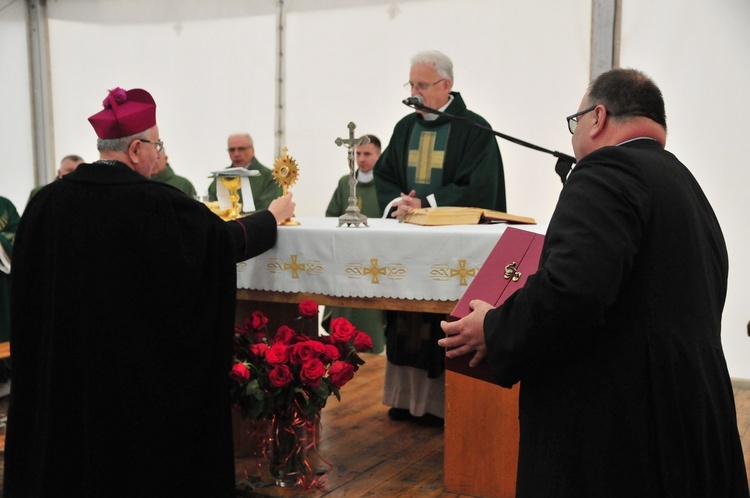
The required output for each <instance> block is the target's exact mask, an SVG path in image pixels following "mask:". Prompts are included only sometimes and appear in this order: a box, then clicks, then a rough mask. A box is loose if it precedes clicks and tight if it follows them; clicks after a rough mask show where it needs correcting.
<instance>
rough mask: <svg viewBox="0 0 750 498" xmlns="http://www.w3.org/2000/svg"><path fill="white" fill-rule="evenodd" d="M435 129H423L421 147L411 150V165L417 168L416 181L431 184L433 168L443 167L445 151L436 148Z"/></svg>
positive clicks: (420, 139) (420, 138)
mask: <svg viewBox="0 0 750 498" xmlns="http://www.w3.org/2000/svg"><path fill="white" fill-rule="evenodd" d="M436 137H437V133H436V132H434V131H423V132H422V135H421V136H420V137H419V149H417V150H410V151H409V167H410V168H417V172H416V175H415V179H414V183H417V184H422V185H429V184H430V180H431V177H432V170H433V168H434V169H443V159H444V158H445V151H442V150H435V138H436Z"/></svg>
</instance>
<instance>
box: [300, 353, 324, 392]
mask: <svg viewBox="0 0 750 498" xmlns="http://www.w3.org/2000/svg"><path fill="white" fill-rule="evenodd" d="M325 374H326V367H325V365H323V362H322V361H320V360H319V359H317V358H313V359H312V360H310V361H308V362H307V363H305V364H304V365H302V369H300V372H299V379H300V380H301V381H302V382H303V383H304V384H307V385H309V386H312V387H318V386H319V385H320V379H322V378H323V376H324V375H325Z"/></svg>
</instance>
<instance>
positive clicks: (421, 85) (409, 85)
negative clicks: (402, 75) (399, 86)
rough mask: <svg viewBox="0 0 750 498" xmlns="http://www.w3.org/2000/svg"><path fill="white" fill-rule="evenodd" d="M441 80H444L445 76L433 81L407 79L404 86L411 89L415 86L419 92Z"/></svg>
mask: <svg viewBox="0 0 750 498" xmlns="http://www.w3.org/2000/svg"><path fill="white" fill-rule="evenodd" d="M441 81H445V78H441V79H439V80H437V81H436V82H435V83H412V82H411V81H407V82H406V83H404V88H406V89H407V90H409V89H411V90H413V89H415V88H416V89H417V90H419V91H420V92H424V91H425V90H428V89H430V88H432V87H433V86H435V85H437V84H438V83H440V82H441Z"/></svg>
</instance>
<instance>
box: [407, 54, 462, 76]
mask: <svg viewBox="0 0 750 498" xmlns="http://www.w3.org/2000/svg"><path fill="white" fill-rule="evenodd" d="M420 63H421V64H427V65H428V66H432V68H433V69H435V72H437V73H438V74H439V75H440V77H441V78H447V79H449V80H451V82H452V81H453V62H451V60H450V59H449V58H448V56H447V55H445V54H444V53H442V52H439V51H437V50H427V51H425V52H419V53H418V54H417V55H415V56H414V57H412V58H411V65H412V66H414V65H416V64H420Z"/></svg>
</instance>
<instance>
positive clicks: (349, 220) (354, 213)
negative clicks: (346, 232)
mask: <svg viewBox="0 0 750 498" xmlns="http://www.w3.org/2000/svg"><path fill="white" fill-rule="evenodd" d="M341 225H346V226H351V225H354V226H355V227H359V225H364V226H366V227H369V226H370V225H368V224H367V216H365V215H364V214H362V213H360V212H359V209H357V208H356V207H355V208H354V209H351V208H347V209H346V213H344V214H342V215H341V216H339V225H338V226H341Z"/></svg>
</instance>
